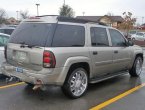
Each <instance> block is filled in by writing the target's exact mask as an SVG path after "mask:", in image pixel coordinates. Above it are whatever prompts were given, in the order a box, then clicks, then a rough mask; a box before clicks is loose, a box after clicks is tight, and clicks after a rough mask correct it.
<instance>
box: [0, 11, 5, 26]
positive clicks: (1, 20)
mask: <svg viewBox="0 0 145 110" xmlns="http://www.w3.org/2000/svg"><path fill="white" fill-rule="evenodd" d="M5 22H6V11H5V10H4V9H0V24H3V23H5Z"/></svg>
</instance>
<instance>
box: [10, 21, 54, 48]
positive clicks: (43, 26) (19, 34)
mask: <svg viewBox="0 0 145 110" xmlns="http://www.w3.org/2000/svg"><path fill="white" fill-rule="evenodd" d="M54 27H55V24H47V23H22V24H20V25H19V26H18V28H17V29H16V30H15V31H14V32H13V33H12V35H11V38H10V41H9V42H10V43H15V44H21V43H24V44H26V45H33V46H41V47H45V44H46V42H47V43H49V44H47V45H48V46H49V45H51V41H50V42H49V41H47V40H49V39H52V38H51V37H52V35H53V30H54Z"/></svg>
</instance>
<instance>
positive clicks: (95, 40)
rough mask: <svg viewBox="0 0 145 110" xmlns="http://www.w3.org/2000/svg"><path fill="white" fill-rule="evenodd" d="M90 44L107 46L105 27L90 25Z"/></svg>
mask: <svg viewBox="0 0 145 110" xmlns="http://www.w3.org/2000/svg"><path fill="white" fill-rule="evenodd" d="M90 33H91V42H92V46H97V47H99V46H109V41H108V36H107V32H106V29H105V28H100V27H91V29H90Z"/></svg>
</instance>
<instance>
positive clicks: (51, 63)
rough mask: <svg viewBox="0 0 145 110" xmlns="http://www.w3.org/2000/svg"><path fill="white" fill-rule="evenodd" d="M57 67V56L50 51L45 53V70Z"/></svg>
mask: <svg viewBox="0 0 145 110" xmlns="http://www.w3.org/2000/svg"><path fill="white" fill-rule="evenodd" d="M55 65H56V60H55V56H54V54H53V53H52V52H50V51H44V52H43V67H44V68H54V67H55Z"/></svg>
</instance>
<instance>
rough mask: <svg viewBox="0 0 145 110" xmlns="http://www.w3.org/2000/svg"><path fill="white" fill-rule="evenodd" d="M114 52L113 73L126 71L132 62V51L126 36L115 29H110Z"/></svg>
mask: <svg viewBox="0 0 145 110" xmlns="http://www.w3.org/2000/svg"><path fill="white" fill-rule="evenodd" d="M109 33H110V38H111V41H112V50H113V67H114V69H113V72H118V71H123V70H126V69H127V68H128V66H129V63H130V62H131V57H130V55H131V51H130V50H131V49H130V47H129V46H127V45H126V40H125V38H124V36H123V35H122V34H121V33H120V32H119V31H117V30H115V29H109Z"/></svg>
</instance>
